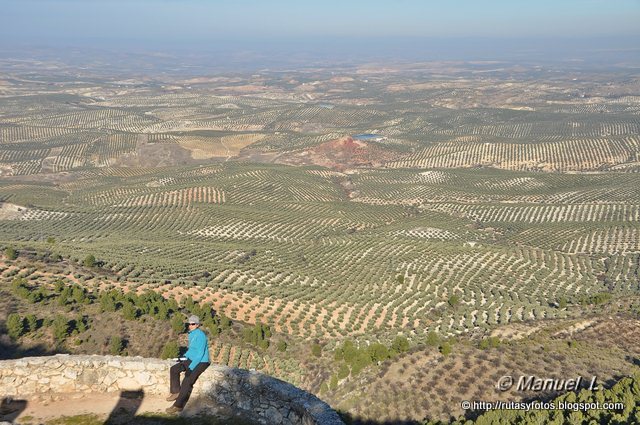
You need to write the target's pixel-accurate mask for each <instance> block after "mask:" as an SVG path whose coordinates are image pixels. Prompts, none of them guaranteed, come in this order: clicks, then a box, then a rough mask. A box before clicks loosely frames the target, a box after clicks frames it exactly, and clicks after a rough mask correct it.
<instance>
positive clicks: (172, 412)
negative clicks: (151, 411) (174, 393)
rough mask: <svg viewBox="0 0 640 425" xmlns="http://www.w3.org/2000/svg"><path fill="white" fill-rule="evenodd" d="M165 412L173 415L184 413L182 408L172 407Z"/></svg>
mask: <svg viewBox="0 0 640 425" xmlns="http://www.w3.org/2000/svg"><path fill="white" fill-rule="evenodd" d="M165 412H167V413H169V414H171V415H173V414H176V413H180V412H182V407H177V406H171V407H168V408H167V410H165Z"/></svg>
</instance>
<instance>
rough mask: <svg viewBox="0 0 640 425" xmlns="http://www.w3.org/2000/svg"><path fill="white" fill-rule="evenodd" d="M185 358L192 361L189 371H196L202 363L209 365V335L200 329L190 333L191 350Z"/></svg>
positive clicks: (185, 354)
mask: <svg viewBox="0 0 640 425" xmlns="http://www.w3.org/2000/svg"><path fill="white" fill-rule="evenodd" d="M184 356H185V357H186V358H187V359H189V360H191V364H189V369H191V370H194V369H195V368H196V366H198V364H200V363H209V343H208V342H207V335H206V334H205V333H204V332H202V330H201V329H200V328H196V329H194V330H192V331H189V349H188V350H187V352H186V353H184Z"/></svg>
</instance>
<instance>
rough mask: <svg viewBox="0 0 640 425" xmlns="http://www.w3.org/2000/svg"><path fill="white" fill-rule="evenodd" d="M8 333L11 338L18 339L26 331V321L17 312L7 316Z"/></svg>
mask: <svg viewBox="0 0 640 425" xmlns="http://www.w3.org/2000/svg"><path fill="white" fill-rule="evenodd" d="M7 333H8V334H9V337H11V339H13V340H16V339H18V338H19V337H20V336H22V334H23V333H24V321H23V320H22V317H20V315H19V314H17V313H11V314H10V315H9V316H8V317H7Z"/></svg>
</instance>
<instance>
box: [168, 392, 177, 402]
mask: <svg viewBox="0 0 640 425" xmlns="http://www.w3.org/2000/svg"><path fill="white" fill-rule="evenodd" d="M178 395H179V393H171V394H169V397H167V398H166V399H165V400H167V401H174V400H177V399H178Z"/></svg>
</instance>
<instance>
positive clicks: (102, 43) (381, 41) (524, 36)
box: [0, 0, 640, 64]
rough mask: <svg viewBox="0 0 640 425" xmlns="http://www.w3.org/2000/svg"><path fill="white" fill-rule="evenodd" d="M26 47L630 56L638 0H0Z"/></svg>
mask: <svg viewBox="0 0 640 425" xmlns="http://www.w3.org/2000/svg"><path fill="white" fill-rule="evenodd" d="M25 47H26V48H25ZM29 47H36V48H37V49H40V50H39V51H41V52H48V51H54V50H55V51H57V52H63V53H64V52H71V51H72V49H70V48H73V47H80V48H87V47H88V48H97V49H107V50H110V51H115V52H117V53H118V54H119V53H134V54H138V53H139V52H141V51H152V52H157V53H171V54H181V55H186V54H190V53H189V52H196V53H197V54H208V55H209V57H211V58H214V57H215V58H217V59H216V60H217V63H223V62H225V63H229V64H231V63H235V62H238V63H239V62H241V61H243V60H244V59H245V58H250V59H251V60H254V61H255V60H256V58H261V60H262V61H263V62H265V63H266V62H271V63H276V62H277V63H284V62H286V60H287V58H288V57H293V56H296V57H297V58H300V57H302V58H303V59H308V61H309V62H313V61H323V60H336V61H339V60H341V59H345V58H348V59H349V60H353V59H355V60H359V59H360V60H365V59H368V58H371V59H375V60H386V59H420V60H444V59H455V60H470V59H498V58H504V59H514V58H515V59H517V60H520V59H532V60H534V59H535V60H557V59H560V60H565V61H566V60H590V61H599V62H600V63H609V62H611V63H613V62H620V61H624V62H626V61H628V60H633V61H635V62H637V63H640V0H531V1H522V0H442V1H432V0H389V1H381V0H323V1H310V0H295V1H294V0H0V48H2V49H4V51H5V52H8V51H13V52H34V51H35V50H33V49H29ZM221 52H222V53H221ZM1 54H2V53H1V52H0V55H1ZM5 54H8V53H5ZM11 54H14V53H11ZM34 54H35V53H34ZM215 55H217V56H215ZM301 55H302V56H301ZM614 55H615V56H614ZM1 58H2V57H0V59H1Z"/></svg>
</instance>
